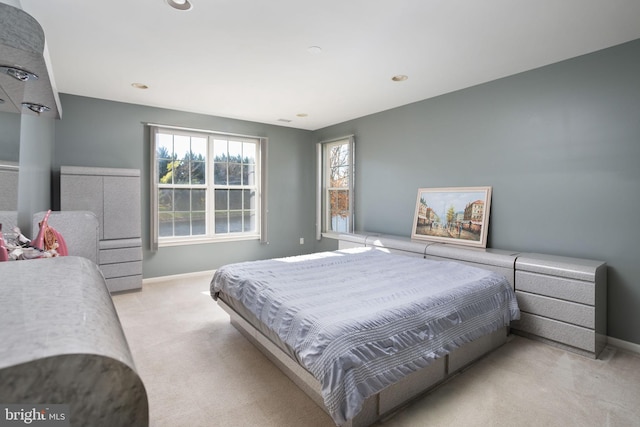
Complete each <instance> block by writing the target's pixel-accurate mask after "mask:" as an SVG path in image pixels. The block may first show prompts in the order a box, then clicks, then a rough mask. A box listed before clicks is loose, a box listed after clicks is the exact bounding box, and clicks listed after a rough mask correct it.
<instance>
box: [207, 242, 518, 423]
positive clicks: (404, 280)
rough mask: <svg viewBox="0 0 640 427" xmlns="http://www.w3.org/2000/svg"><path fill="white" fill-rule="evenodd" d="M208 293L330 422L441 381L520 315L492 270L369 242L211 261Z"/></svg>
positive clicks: (349, 419)
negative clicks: (306, 252)
mask: <svg viewBox="0 0 640 427" xmlns="http://www.w3.org/2000/svg"><path fill="white" fill-rule="evenodd" d="M211 295H212V297H213V298H214V299H215V300H216V301H217V302H218V304H219V305H221V306H222V307H223V308H224V309H225V310H226V311H227V312H228V313H229V314H230V316H231V322H232V324H233V325H234V326H236V327H237V328H238V329H239V330H240V331H241V332H243V334H244V335H245V336H246V337H247V338H249V339H250V340H251V341H252V342H253V343H254V344H256V345H257V346H258V347H259V348H260V349H261V350H263V351H264V352H265V354H267V355H268V356H269V358H270V359H271V360H272V361H274V362H275V363H276V364H277V365H278V366H279V367H280V368H281V369H282V370H283V371H284V372H285V373H286V374H287V375H289V377H290V378H291V379H292V380H294V382H295V383H296V384H297V385H298V386H300V387H301V388H302V389H303V391H305V392H306V393H307V394H309V395H310V396H311V397H312V398H313V399H314V400H315V401H316V403H318V404H319V405H321V406H322V407H323V408H324V409H325V410H326V411H327V412H328V413H329V415H330V416H331V417H332V419H333V421H334V422H335V424H336V425H341V426H355V425H369V424H371V423H372V422H375V421H376V420H377V419H379V418H380V417H382V416H384V415H385V414H388V413H390V412H391V411H393V410H394V409H396V408H397V407H398V406H400V405H402V404H403V403H404V402H405V401H407V400H408V399H410V398H412V397H414V396H416V395H418V394H420V393H421V392H423V391H424V390H425V389H428V388H429V387H432V386H433V385H435V384H437V383H439V382H441V381H443V380H444V379H445V378H447V376H449V375H451V374H453V373H454V372H456V371H458V370H460V369H461V368H462V367H464V366H465V365H466V364H467V363H469V362H470V361H471V360H473V359H475V358H477V357H479V355H481V354H484V353H485V352H487V351H490V350H491V349H493V348H495V347H497V346H499V345H501V344H502V343H504V341H505V340H506V335H507V328H508V326H509V323H510V322H511V321H512V320H514V319H517V318H519V315H520V312H519V309H518V306H517V302H516V299H515V294H514V291H513V287H512V285H511V283H509V281H508V280H507V279H506V278H505V277H504V276H502V275H500V274H498V273H495V272H493V271H489V270H485V269H481V268H476V267H473V266H469V265H464V264H460V263H456V262H451V261H431V260H426V259H422V258H415V257H409V256H404V255H398V254H393V253H388V252H387V251H384V250H380V249H377V248H372V247H365V248H351V249H345V250H338V251H332V252H322V253H317V254H310V255H303V256H296V257H288V258H279V259H271V260H262V261H252V262H244V263H236V264H230V265H227V266H223V267H221V268H220V269H218V270H217V271H216V272H215V274H214V276H213V278H212V280H211ZM469 349H470V350H469Z"/></svg>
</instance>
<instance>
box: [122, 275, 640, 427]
mask: <svg viewBox="0 0 640 427" xmlns="http://www.w3.org/2000/svg"><path fill="white" fill-rule="evenodd" d="M209 279H210V278H209V277H200V278H191V279H176V280H172V281H166V282H158V283H152V284H148V285H145V286H144V289H143V291H141V292H135V293H126V294H120V295H114V297H113V300H114V302H115V305H116V308H117V310H118V315H119V317H120V320H121V322H122V325H123V328H124V331H125V334H126V336H127V340H128V341H129V346H130V348H131V351H132V353H133V357H134V360H135V361H136V365H137V368H138V372H139V374H140V376H141V377H142V380H143V382H144V384H145V386H146V389H147V393H148V397H149V407H150V419H151V426H152V427H161V426H167V427H179V426H185V427H186V426H189V427H196V426H215V427H225V426H233V427H237V426H260V427H269V426H273V427H314V426H318V427H330V426H333V425H334V424H333V422H332V420H331V418H330V417H329V416H328V415H326V414H325V413H324V412H323V411H322V410H321V409H320V408H318V407H317V406H316V405H315V404H314V403H313V402H312V401H311V399H309V398H308V397H307V396H306V395H304V393H302V392H301V391H300V390H299V389H298V388H297V387H296V386H295V385H294V384H293V383H292V382H291V381H290V380H289V379H288V378H287V377H286V376H284V375H283V374H282V373H281V372H280V371H279V370H278V369H277V368H276V367H275V366H274V365H272V364H271V362H269V361H268V360H267V359H266V357H264V356H263V355H262V354H261V353H260V352H259V351H258V350H256V349H255V348H254V347H253V346H252V345H251V344H249V343H248V341H246V340H245V339H244V338H243V337H242V335H240V333H239V332H238V331H236V330H235V329H234V328H233V327H232V326H231V325H230V324H229V317H228V316H227V314H226V313H225V312H224V311H222V309H220V308H218V306H217V305H216V304H215V303H214V301H213V300H212V299H211V297H210V296H209ZM378 425H380V426H385V427H391V426H393V427H396V426H403V427H404V426H416V427H418V426H420V427H422V426H433V427H439V426H465V427H467V426H483V427H484V426H544V427H552V426H561V427H568V426H581V427H582V426H620V427H628V426H640V355H638V354H635V353H631V352H627V351H624V350H620V349H616V348H614V347H607V348H606V349H605V351H604V353H603V355H602V357H601V359H599V360H591V359H587V358H584V357H582V356H578V355H574V354H572V353H568V352H566V351H563V350H559V349H556V348H553V347H550V346H548V345H545V344H542V343H539V342H536V341H532V340H528V339H525V338H522V337H517V336H514V337H512V339H511V340H510V341H509V342H508V343H507V344H505V345H504V346H503V347H501V348H500V349H498V350H496V351H494V352H493V353H491V354H490V355H488V356H487V357H485V358H483V359H482V360H480V361H479V362H477V363H476V364H474V365H473V366H472V367H471V368H469V369H467V370H466V371H464V372H463V373H462V374H460V375H458V376H456V377H454V378H453V379H452V380H451V381H449V382H448V383H446V384H445V385H443V386H441V387H439V388H438V389H436V390H435V391H433V392H431V393H430V394H428V395H426V396H424V397H422V398H420V399H417V400H415V401H414V402H413V403H412V404H410V405H409V406H407V407H405V408H403V409H402V410H400V411H398V412H397V413H396V414H395V415H393V416H392V417H390V418H388V419H387V420H384V421H382V422H380V423H379V424H378Z"/></svg>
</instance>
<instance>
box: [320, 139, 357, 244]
mask: <svg viewBox="0 0 640 427" xmlns="http://www.w3.org/2000/svg"><path fill="white" fill-rule="evenodd" d="M341 141H345V142H347V141H348V143H349V165H350V176H349V195H350V197H349V213H350V215H349V217H350V218H349V230H348V232H350V233H352V232H353V231H354V230H355V209H354V206H355V171H356V169H355V136H354V135H346V136H343V137H340V138H334V139H330V140H326V141H321V142H318V143H317V144H316V162H317V164H316V166H317V169H316V240H320V239H322V235H323V234H336V232H333V231H330V230H329V227H328V221H330V218H329V214H328V210H329V206H328V202H327V200H326V198H327V194H328V192H327V188H326V185H325V183H326V180H325V177H326V171H327V169H328V167H329V165H328V161H327V159H326V149H325V148H326V147H327V145H328V144H334V143H336V142H341Z"/></svg>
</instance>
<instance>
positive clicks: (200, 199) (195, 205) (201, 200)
mask: <svg viewBox="0 0 640 427" xmlns="http://www.w3.org/2000/svg"><path fill="white" fill-rule="evenodd" d="M206 209H207V190H191V210H192V211H204V210H206Z"/></svg>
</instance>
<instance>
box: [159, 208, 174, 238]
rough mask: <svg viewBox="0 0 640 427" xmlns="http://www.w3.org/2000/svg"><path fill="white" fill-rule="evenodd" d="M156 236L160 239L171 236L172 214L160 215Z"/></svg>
mask: <svg viewBox="0 0 640 427" xmlns="http://www.w3.org/2000/svg"><path fill="white" fill-rule="evenodd" d="M158 234H159V236H160V237H171V236H173V213H170V212H161V213H160V215H159V218H158Z"/></svg>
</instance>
